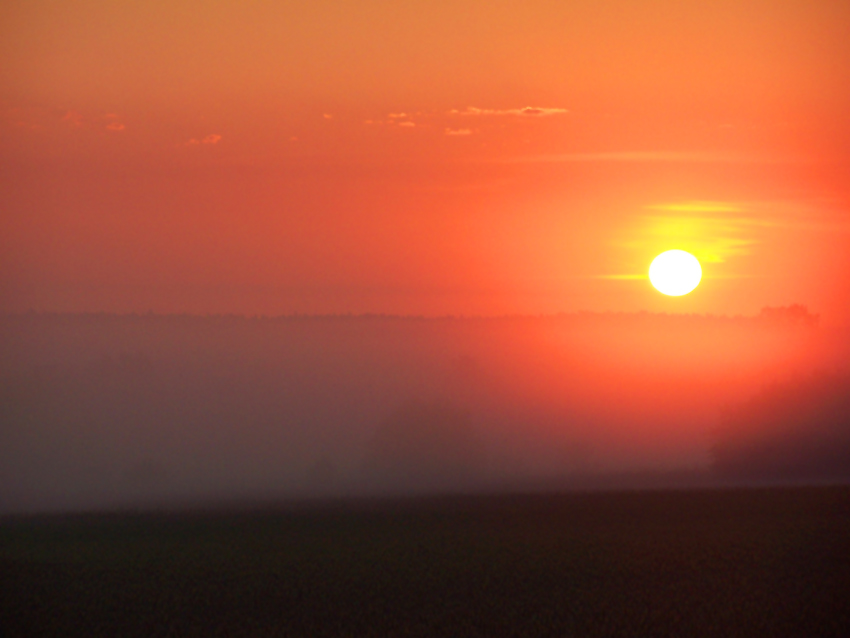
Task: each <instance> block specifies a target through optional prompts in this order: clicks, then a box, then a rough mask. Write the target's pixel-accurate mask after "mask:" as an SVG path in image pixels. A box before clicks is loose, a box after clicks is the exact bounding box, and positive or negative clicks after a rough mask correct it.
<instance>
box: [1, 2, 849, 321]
mask: <svg viewBox="0 0 850 638" xmlns="http://www.w3.org/2000/svg"><path fill="white" fill-rule="evenodd" d="M848 33H850V5H848V4H847V3H846V2H838V1H836V2H817V1H815V2H812V1H802V0H800V1H781V0H769V1H768V0H765V1H762V2H747V1H740V0H738V1H728V2H724V1H719V2H712V3H705V2H688V1H682V0H665V1H657V2H652V1H640V2H638V1H632V2H627V1H612V2H600V1H593V2H591V1H589V0H588V1H584V2H563V1H554V0H552V1H544V0H526V1H524V2H501V1H493V0H489V1H487V2H484V1H483V0H481V1H464V0H460V1H458V0H455V1H451V2H449V1H445V2H443V1H436V0H430V1H424V0H413V1H408V2H403V3H402V2H389V1H380V2H379V1H375V0H357V1H354V0H351V1H337V2H329V1H313V2H272V1H267V2H263V1H253V2H250V1H245V0H242V1H238V2H237V1H235V0H223V1H221V2H215V3H211V2H200V1H197V2H188V1H181V0H171V1H169V2H164V1H163V2H151V1H148V2H130V1H127V2H121V3H116V2H107V1H105V0H101V1H88V2H84V1H80V2H76V1H70V0H62V1H59V0H52V1H38V0H27V1H26V2H24V1H18V0H11V1H8V2H4V3H3V4H2V6H0V61H2V64H0V309H2V310H4V311H23V310H27V309H29V308H33V309H36V310H54V311H101V310H102V311H119V312H128V311H147V310H153V311H156V312H201V313H206V312H234V313H248V314H254V313H266V314H279V313H293V312H304V313H310V312H318V313H344V312H355V313H361V312H386V313H400V314H406V313H415V314H420V313H421V314H430V315H441V314H502V313H549V312H559V311H575V310H614V311H638V310H650V311H666V312H700V313H713V314H735V313H747V314H752V313H755V312H757V311H758V310H759V309H760V308H761V307H762V306H766V305H772V306H777V305H788V304H791V303H803V304H808V305H809V307H810V308H811V309H812V310H813V311H815V312H819V313H821V314H822V315H823V317H824V319H825V320H826V321H828V322H833V321H834V322H839V323H846V322H848V321H850V303H848V302H847V301H846V300H847V299H848V297H850V219H848V215H847V210H848V204H850V180H848V177H850V119H848V113H850V83H848V82H847V77H848V70H850V37H848ZM669 248H682V249H685V250H689V251H691V252H693V253H694V254H695V255H697V257H698V258H700V260H701V261H702V264H703V269H704V273H705V278H704V280H703V282H702V284H701V285H700V287H699V288H697V290H696V291H695V292H694V293H692V294H690V295H688V296H687V297H684V298H675V299H674V298H666V297H663V296H662V295H660V294H658V293H657V292H655V291H654V290H653V289H652V288H651V287H650V285H649V283H648V281H647V280H646V279H645V278H643V277H644V275H645V273H646V269H647V267H648V265H649V262H650V261H651V260H652V258H653V257H654V256H655V254H657V253H658V252H661V251H663V250H666V249H669Z"/></svg>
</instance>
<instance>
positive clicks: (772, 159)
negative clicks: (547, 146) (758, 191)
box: [497, 151, 807, 164]
mask: <svg viewBox="0 0 850 638" xmlns="http://www.w3.org/2000/svg"><path fill="white" fill-rule="evenodd" d="M497 161H499V162H507V163H530V164H533V163H572V162H576V163H581V162H659V163H663V162H670V163H685V164H687V163H693V164H799V163H805V162H806V161H807V160H806V159H804V158H800V157H791V156H764V155H745V154H740V153H713V152H682V151H613V152H600V153H558V154H550V155H530V156H528V155H527V156H520V157H513V158H505V159H500V160H497Z"/></svg>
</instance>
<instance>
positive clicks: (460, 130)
mask: <svg viewBox="0 0 850 638" xmlns="http://www.w3.org/2000/svg"><path fill="white" fill-rule="evenodd" d="M445 133H446V135H472V129H468V128H447V129H446V131H445Z"/></svg>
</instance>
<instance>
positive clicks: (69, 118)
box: [62, 111, 83, 126]
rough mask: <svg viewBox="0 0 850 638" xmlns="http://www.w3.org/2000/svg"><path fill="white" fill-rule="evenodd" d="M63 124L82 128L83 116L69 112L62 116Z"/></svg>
mask: <svg viewBox="0 0 850 638" xmlns="http://www.w3.org/2000/svg"><path fill="white" fill-rule="evenodd" d="M62 121H63V122H68V124H70V125H71V126H82V125H83V116H82V114H81V113H80V112H79V111H68V112H67V113H65V115H63V116H62Z"/></svg>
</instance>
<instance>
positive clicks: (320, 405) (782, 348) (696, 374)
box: [0, 307, 850, 512]
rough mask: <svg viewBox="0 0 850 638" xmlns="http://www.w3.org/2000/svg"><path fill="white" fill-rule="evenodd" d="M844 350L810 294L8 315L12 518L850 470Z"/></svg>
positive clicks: (5, 391) (1, 413)
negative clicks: (803, 297) (671, 311)
mask: <svg viewBox="0 0 850 638" xmlns="http://www.w3.org/2000/svg"><path fill="white" fill-rule="evenodd" d="M848 351H850V350H849V349H848V338H847V335H846V334H845V333H842V332H836V331H827V330H824V329H821V328H818V326H817V320H816V317H813V316H812V315H810V314H808V313H807V312H806V311H805V309H803V308H800V307H791V308H785V309H768V310H766V311H764V312H763V313H762V314H761V315H760V316H758V317H751V318H740V317H739V318H725V317H710V316H709V317H703V316H667V315H650V314H633V315H627V314H577V315H563V316H555V317H540V318H532V317H518V318H495V319H456V318H446V319H417V318H393V317H380V316H376V317H292V318H271V319H270V318H243V317H193V316H156V315H146V316H137V315H127V316H116V315H43V314H27V315H15V316H5V317H2V318H0V383H2V386H0V509H2V510H3V511H7V512H8V511H25V510H48V509H85V508H100V507H125V506H136V505H139V506H146V505H172V504H178V505H179V504H191V503H198V502H209V501H212V500H222V501H234V500H263V499H277V498H305V497H324V496H331V497H333V496H356V495H366V494H406V493H427V492H452V491H455V492H456V491H460V492H469V491H480V490H486V491H491V490H503V489H504V490H510V489H528V488H534V489H538V488H539V489H549V488H554V489H569V488H576V489H585V488H594V487H638V488H639V487H672V486H689V485H706V484H714V483H724V482H729V481H760V480H779V481H781V480H821V479H825V480H831V479H846V478H847V477H849V476H850V471H848V468H850V444H848V441H850V435H848V433H850V425H848V424H849V423H850V404H848V401H847V400H846V399H844V397H846V396H850V382H848V377H846V376H841V375H840V374H839V373H840V371H841V369H842V368H841V366H842V365H843V362H844V361H846V360H847V354H848ZM823 370H827V371H830V375H827V376H824V375H823V374H822V373H820V372H819V371H823ZM818 375H820V376H818ZM777 384H779V385H777ZM782 384H785V385H782ZM771 388H773V389H771Z"/></svg>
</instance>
